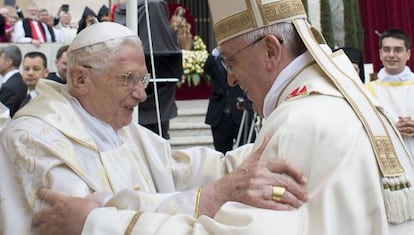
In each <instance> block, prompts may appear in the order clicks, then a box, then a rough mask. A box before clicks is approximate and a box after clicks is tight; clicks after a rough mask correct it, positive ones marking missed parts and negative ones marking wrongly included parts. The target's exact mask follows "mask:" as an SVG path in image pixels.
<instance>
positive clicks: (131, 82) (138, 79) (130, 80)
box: [120, 72, 151, 89]
mask: <svg viewBox="0 0 414 235" xmlns="http://www.w3.org/2000/svg"><path fill="white" fill-rule="evenodd" d="M120 77H121V78H122V79H125V81H124V86H125V87H126V88H133V87H134V86H136V85H137V83H141V85H142V86H143V87H144V89H145V88H147V86H148V84H149V81H150V79H151V74H149V73H146V74H144V75H142V76H135V75H134V74H132V73H131V72H128V73H125V74H122V75H121V76H120Z"/></svg>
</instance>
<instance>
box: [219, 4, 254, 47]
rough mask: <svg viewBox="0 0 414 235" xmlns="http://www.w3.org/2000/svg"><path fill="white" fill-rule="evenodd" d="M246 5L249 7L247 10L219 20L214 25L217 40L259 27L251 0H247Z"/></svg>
mask: <svg viewBox="0 0 414 235" xmlns="http://www.w3.org/2000/svg"><path fill="white" fill-rule="evenodd" d="M246 5H247V9H246V10H245V11H241V12H238V13H236V14H234V15H231V16H229V17H226V18H223V19H221V20H219V21H217V23H216V24H215V25H214V33H215V34H216V38H217V41H221V40H223V39H225V38H227V37H229V36H232V35H235V34H237V33H239V32H243V31H246V30H248V29H252V28H256V27H257V24H256V19H255V18H254V13H253V10H252V6H251V3H250V0H246Z"/></svg>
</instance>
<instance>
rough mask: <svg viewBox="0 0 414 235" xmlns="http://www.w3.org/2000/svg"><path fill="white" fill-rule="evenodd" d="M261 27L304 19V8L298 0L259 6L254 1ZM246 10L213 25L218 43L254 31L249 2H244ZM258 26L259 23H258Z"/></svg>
mask: <svg viewBox="0 0 414 235" xmlns="http://www.w3.org/2000/svg"><path fill="white" fill-rule="evenodd" d="M255 1H256V5H257V7H258V10H259V11H260V16H261V19H262V21H263V26H266V25H268V24H269V23H277V22H278V21H280V22H282V21H284V20H288V19H294V18H297V16H303V18H306V12H305V8H304V7H303V5H302V2H301V1H299V0H280V1H277V2H272V3H268V4H261V1H260V0H255ZM246 5H247V9H246V10H244V11H241V12H237V13H235V14H233V15H230V16H228V17H226V18H223V19H221V20H218V21H217V22H216V24H215V25H214V32H215V35H216V39H217V41H218V42H220V41H222V40H224V39H226V38H228V37H230V36H232V35H238V34H239V33H241V32H247V31H248V30H249V29H256V28H260V27H258V25H257V24H258V22H257V19H256V17H255V14H254V10H253V8H252V7H253V6H252V4H251V0H246ZM259 24H260V23H259Z"/></svg>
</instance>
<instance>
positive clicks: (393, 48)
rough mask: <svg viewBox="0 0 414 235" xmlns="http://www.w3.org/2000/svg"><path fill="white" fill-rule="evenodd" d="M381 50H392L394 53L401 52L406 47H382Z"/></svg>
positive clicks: (386, 51)
mask: <svg viewBox="0 0 414 235" xmlns="http://www.w3.org/2000/svg"><path fill="white" fill-rule="evenodd" d="M381 50H382V51H383V52H384V53H391V51H394V53H396V54H400V53H403V52H404V51H405V50H406V49H405V47H382V48H381Z"/></svg>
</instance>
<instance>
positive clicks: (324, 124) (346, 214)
mask: <svg viewBox="0 0 414 235" xmlns="http://www.w3.org/2000/svg"><path fill="white" fill-rule="evenodd" d="M209 6H210V10H211V15H212V18H213V23H214V29H215V34H216V38H217V42H218V44H219V45H220V49H221V54H222V55H223V63H224V65H225V66H226V68H227V70H228V82H229V84H232V85H235V84H239V85H240V87H242V88H243V89H244V90H245V91H246V93H247V96H248V97H249V99H250V100H252V101H253V103H254V106H255V109H256V111H257V112H258V113H259V114H261V115H263V116H264V117H265V118H266V123H265V126H264V127H263V129H262V130H261V131H260V133H259V136H258V137H257V139H256V143H255V146H254V149H261V148H260V147H259V146H263V145H261V142H262V141H263V139H266V136H270V140H269V143H268V144H267V145H266V146H265V147H264V150H263V154H262V158H263V159H269V158H272V157H275V156H285V157H286V158H287V159H289V160H290V161H293V162H295V164H297V165H298V166H299V167H300V169H302V170H303V171H304V172H305V175H306V176H307V178H308V183H307V186H306V188H307V190H308V192H309V196H310V198H309V201H308V202H307V203H305V204H303V206H301V207H300V208H299V209H296V210H288V211H275V210H268V209H259V208H255V207H252V206H249V205H246V204H243V203H240V202H227V203H225V204H224V205H222V206H221V207H220V208H219V209H218V210H217V212H216V213H215V214H214V216H213V217H209V216H205V215H202V216H200V217H198V218H197V217H194V216H188V215H185V214H175V215H167V214H160V213H140V212H139V211H140V210H141V209H140V207H139V203H140V202H139V201H137V200H136V203H135V204H132V203H130V204H123V203H122V202H121V201H117V200H116V198H113V200H112V201H111V202H112V203H113V204H115V205H117V207H118V208H125V210H123V211H122V210H114V209H112V210H110V209H108V208H95V209H93V210H92V211H91V212H90V214H89V215H88V217H87V219H86V223H85V225H84V227H83V232H84V234H120V233H115V232H114V231H120V230H119V228H124V227H127V231H126V232H125V234H238V235H240V234H295V235H297V234H314V235H328V234H329V235H332V234H335V235H336V234H353V235H355V234H357V235H367V234H375V235H385V234H401V235H402V234H404V235H405V234H411V233H412V232H413V231H414V222H413V219H414V208H413V205H414V196H413V195H414V194H413V188H412V182H413V180H414V169H413V166H414V164H413V162H412V159H411V158H410V156H409V154H408V153H407V150H406V148H405V146H404V145H403V142H402V140H401V139H400V136H399V134H398V132H397V130H395V128H394V127H393V125H392V124H391V123H390V122H389V121H388V119H387V118H386V117H385V116H384V115H383V113H382V111H383V109H382V107H381V106H379V105H378V104H377V103H375V100H374V99H372V97H370V96H368V94H367V93H366V92H365V91H364V87H363V85H362V83H361V82H359V81H358V80H359V78H358V75H357V74H356V72H355V70H354V69H353V67H352V64H351V62H350V61H349V59H348V58H347V57H346V55H345V54H344V53H343V52H341V51H339V52H337V53H334V54H332V52H331V51H330V49H329V48H328V47H327V46H326V45H321V44H324V40H323V38H322V36H321V35H320V34H319V32H318V31H317V30H316V29H313V28H312V27H311V26H310V25H309V24H308V23H307V21H306V14H305V9H304V7H303V5H302V2H301V0H225V1H222V0H209ZM59 144H61V143H59ZM62 145H63V144H62ZM63 146H64V145H63ZM105 160H106V158H105V156H102V161H105ZM26 165H28V164H26ZM183 174H185V173H183ZM271 192H272V199H273V200H274V201H280V200H282V201H283V197H284V196H285V195H286V192H284V190H283V188H282V187H280V185H274V187H273V188H272V190H271ZM40 195H41V197H42V198H44V199H45V200H46V201H47V202H49V203H51V204H52V205H53V207H52V208H50V209H46V210H43V211H41V212H39V213H38V214H36V215H35V217H34V224H38V225H39V226H41V224H42V223H48V225H47V226H53V225H52V224H50V223H52V222H56V223H55V224H59V223H58V222H59V221H58V220H59V218H60V217H59V215H60V214H65V215H66V217H64V218H68V219H67V220H64V221H63V223H60V224H61V226H62V228H64V227H71V226H79V225H77V224H76V223H74V219H73V218H76V215H77V211H76V210H74V205H77V206H78V207H80V206H83V208H85V207H86V208H87V209H86V210H90V208H94V207H95V206H96V205H93V204H92V202H91V201H92V200H88V199H80V198H66V197H62V196H60V195H59V196H57V195H55V194H53V193H51V192H42V193H41V194H40ZM201 196H203V194H201ZM281 196H282V198H281ZM131 201H133V200H131ZM124 202H125V201H124ZM69 204H70V205H71V206H69ZM65 205H66V206H65ZM68 208H69V209H68ZM59 211H64V212H61V213H59ZM137 211H138V214H137ZM52 212H55V213H54V214H53V213H52ZM78 213H79V212H78ZM82 213H83V212H82ZM82 213H80V214H82ZM47 215H49V218H47ZM99 215H101V216H99ZM104 215H106V218H105V216H104ZM134 215H136V216H134ZM122 217H126V218H128V219H130V218H133V219H132V221H131V220H127V221H128V222H125V223H128V226H127V225H125V224H124V223H119V221H120V220H121V219H120V218H122ZM57 218H58V219H57ZM97 219H99V221H96V220H97ZM60 221H62V219H60ZM93 223H95V225H96V224H97V223H100V226H99V227H97V226H91V225H92V224H93ZM117 228H118V229H117ZM45 231H46V230H45ZM107 231H109V232H107ZM45 234H48V233H45ZM49 234H52V233H49ZM62 234H63V233H62ZM67 234H70V233H67Z"/></svg>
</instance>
